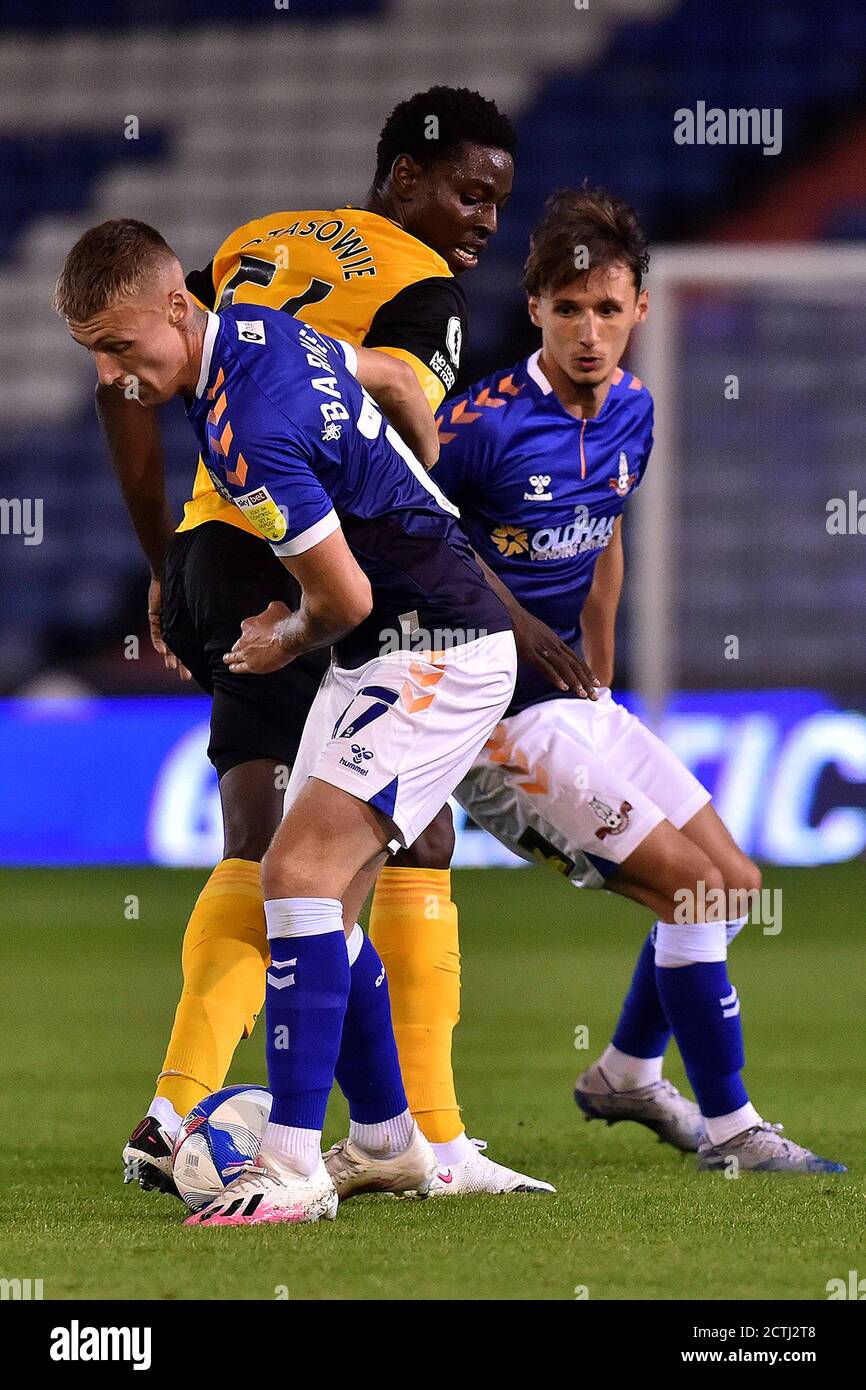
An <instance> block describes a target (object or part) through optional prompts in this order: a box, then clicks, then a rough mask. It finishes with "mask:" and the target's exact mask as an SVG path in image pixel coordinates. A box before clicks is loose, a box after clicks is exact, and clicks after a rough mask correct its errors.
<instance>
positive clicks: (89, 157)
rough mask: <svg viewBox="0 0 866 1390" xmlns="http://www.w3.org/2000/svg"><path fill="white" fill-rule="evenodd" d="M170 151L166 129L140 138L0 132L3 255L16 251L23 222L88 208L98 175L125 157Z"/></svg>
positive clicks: (0, 240)
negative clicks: (2, 190) (49, 214)
mask: <svg viewBox="0 0 866 1390" xmlns="http://www.w3.org/2000/svg"><path fill="white" fill-rule="evenodd" d="M167 150H168V140H167V137H166V135H165V133H164V132H162V131H158V130H145V131H143V132H141V134H140V135H139V138H138V139H136V140H124V139H123V136H122V134H120V135H118V134H113V135H106V134H103V133H101V132H92V133H89V134H88V133H84V132H81V131H75V132H73V133H70V132H66V133H65V134H63V135H38V136H37V135H23V136H22V135H0V184H2V185H3V188H4V189H5V190H6V195H5V197H4V198H3V200H2V202H0V260H4V259H7V260H8V259H11V258H12V257H13V256H14V254H15V238H16V237H17V235H18V233H19V231H20V230H21V228H22V227H23V226H24V224H25V223H26V222H27V221H28V220H30V219H32V218H35V217H41V216H43V214H45V213H48V212H76V211H78V210H79V209H81V208H84V207H87V205H88V203H89V201H90V191H91V189H92V187H93V184H94V182H95V181H96V179H98V178H99V177H100V175H101V174H102V173H103V171H104V170H105V169H106V168H107V167H108V166H109V165H110V164H112V163H114V162H118V161H120V160H121V159H123V160H124V161H128V160H130V159H135V160H138V159H161V158H164V156H165V154H166V152H167Z"/></svg>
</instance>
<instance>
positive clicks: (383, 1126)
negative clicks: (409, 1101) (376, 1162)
mask: <svg viewBox="0 0 866 1390" xmlns="http://www.w3.org/2000/svg"><path fill="white" fill-rule="evenodd" d="M414 1132H415V1121H414V1120H413V1119H412V1112H411V1110H404V1111H403V1112H402V1113H401V1114H400V1115H395V1116H394V1117H393V1119H390V1120H380V1121H379V1123H378V1124H375V1125H361V1124H358V1122H357V1120H350V1121H349V1138H350V1139H351V1140H352V1141H353V1142H354V1143H355V1144H357V1145H358V1146H359V1148H362V1149H363V1150H364V1151H365V1153H369V1154H375V1155H377V1156H379V1155H381V1154H382V1152H383V1151H384V1152H385V1154H387V1156H388V1157H389V1158H391V1157H393V1156H394V1155H395V1154H401V1153H403V1152H404V1150H405V1149H408V1147H409V1144H410V1143H411V1140H412V1135H413V1134H414Z"/></svg>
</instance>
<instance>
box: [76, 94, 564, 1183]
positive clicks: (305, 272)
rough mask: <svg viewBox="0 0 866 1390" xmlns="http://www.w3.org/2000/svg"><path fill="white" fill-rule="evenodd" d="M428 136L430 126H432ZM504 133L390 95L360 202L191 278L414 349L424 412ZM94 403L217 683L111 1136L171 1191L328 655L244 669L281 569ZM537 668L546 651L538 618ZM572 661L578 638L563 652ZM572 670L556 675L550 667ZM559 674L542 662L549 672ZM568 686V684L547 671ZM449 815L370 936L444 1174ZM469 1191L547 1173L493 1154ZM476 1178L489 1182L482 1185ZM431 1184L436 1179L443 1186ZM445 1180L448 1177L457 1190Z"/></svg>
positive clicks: (452, 1012)
mask: <svg viewBox="0 0 866 1390" xmlns="http://www.w3.org/2000/svg"><path fill="white" fill-rule="evenodd" d="M434 131H435V132H436V134H435V138H432V139H431V138H430V137H431V134H432V133H433V132H434ZM515 143H516V142H515V136H514V131H513V129H512V127H511V125H510V123H509V122H508V121H507V119H506V118H505V117H503V116H502V115H501V114H500V113H499V111H498V110H497V108H496V106H495V105H494V103H493V102H491V101H488V100H486V99H485V98H483V97H481V96H480V95H479V94H478V93H477V92H471V91H469V90H467V89H465V88H449V87H434V88H431V89H430V90H429V91H427V92H422V93H418V94H416V95H415V96H413V97H411V98H409V99H408V100H407V101H404V102H402V103H401V104H400V105H399V106H398V107H396V108H395V110H394V111H393V112H392V113H391V115H390V116H389V118H388V120H387V122H386V124H385V126H384V129H383V131H382V133H381V137H380V140H379V144H378V148H377V156H376V169H375V174H374V179H373V184H372V187H371V189H370V192H369V194H368V197H367V200H366V203H365V206H364V207H363V208H352V207H348V206H346V207H342V208H336V209H311V210H305V211H304V210H297V211H291V212H280V213H276V214H273V215H271V216H268V217H264V218H261V219H257V220H255V221H252V222H249V223H247V224H246V225H245V226H243V227H241V228H239V229H238V230H237V231H235V232H234V233H232V235H231V236H229V237H228V238H227V240H226V241H225V242H224V243H223V244H222V246H221V247H220V248H219V250H218V251H217V253H216V255H215V256H214V258H213V260H212V261H211V263H210V264H209V265H208V266H207V268H206V270H204V271H200V272H195V273H193V274H192V275H191V276H190V277H188V280H187V285H188V288H189V289H190V290H191V291H192V293H193V294H195V295H196V297H197V298H198V299H199V300H200V301H201V302H202V304H203V305H205V306H206V307H209V308H210V307H217V306H219V305H225V304H227V303H234V304H240V303H242V304H249V306H250V321H251V322H252V323H254V321H255V309H256V306H257V305H268V306H269V307H271V308H276V309H282V310H284V311H285V312H286V313H291V314H294V315H297V316H298V317H300V318H303V319H304V320H305V321H307V322H309V323H310V324H311V325H312V326H313V327H314V328H317V329H319V330H320V331H322V332H326V333H328V334H329V335H332V336H335V337H340V338H343V339H346V340H349V341H351V342H353V343H355V344H360V345H363V346H365V347H372V348H376V349H379V350H381V351H383V352H385V353H388V354H390V355H392V356H394V357H397V358H400V359H402V360H403V361H405V362H407V363H408V364H409V365H410V366H411V367H412V369H413V371H414V373H415V375H416V377H417V379H418V381H419V382H420V384H421V386H422V388H423V390H424V392H425V395H426V397H427V400H428V402H429V404H430V406H431V409H432V410H435V409H436V408H437V407H438V405H439V404H440V402H441V400H442V399H443V397H444V395H445V393H446V392H447V391H450V390H451V388H452V387H453V386H454V384H455V380H456V374H457V370H458V367H459V365H460V358H461V348H462V345H463V342H464V340H465V334H466V312H465V304H464V298H463V294H462V292H461V290H460V287H459V284H458V280H457V277H458V276H460V275H461V274H462V273H463V272H464V271H466V270H469V269H471V268H473V267H474V266H475V265H476V264H477V261H478V258H479V256H480V255H481V254H482V252H483V250H484V248H485V246H486V244H487V242H488V241H489V239H490V237H491V236H492V235H493V234H494V233H495V231H496V227H497V218H498V215H499V211H500V210H501V208H502V206H503V205H504V203H505V201H506V199H507V197H508V195H509V192H510V189H511V182H512V177H513V156H514V152H515ZM97 397H98V402H97V403H98V412H99V415H100V419H101V422H102V425H103V429H104V432H105V435H106V438H107V440H108V443H109V447H110V450H111V453H112V458H113V462H114V465H115V468H116V470H117V472H118V475H119V479H120V483H121V487H122V489H123V492H124V496H125V499H126V502H127V506H128V509H129V511H130V515H131V518H132V521H133V524H134V526H135V528H136V531H137V534H138V536H139V540H140V541H141V544H142V547H143V549H144V551H145V553H146V555H147V557H148V559H149V561H150V565H151V570H152V583H151V600H150V618H151V632H152V636H153V640H154V645H155V646H156V647H157V650H159V651H160V652H161V653H162V654H163V657H164V659H165V662H166V665H168V666H171V667H173V668H178V669H179V670H180V674H181V675H182V677H184V678H186V679H189V678H190V676H194V677H195V679H196V680H197V681H198V683H199V684H200V685H201V686H202V687H203V688H204V689H205V690H207V691H208V692H209V693H210V694H211V695H212V710H211V738H210V743H209V748H208V753H209V756H210V758H211V761H212V762H213V764H214V766H215V768H216V770H217V774H218V777H219V789H220V801H221V806H222V812H223V822H224V832H225V834H224V857H223V859H222V860H221V861H220V863H219V864H218V865H217V866H216V868H215V870H214V872H213V873H212V875H211V876H210V878H209V880H208V882H207V883H206V884H205V886H204V888H203V890H202V892H201V894H200V896H199V899H198V901H197V903H196V905H195V908H194V910H193V913H192V915H191V917H190V921H189V924H188V926H187V929H186V933H185V936H184V943H183V955H182V963H183V979H184V984H183V993H182V995H181V999H180V1002H179V1005H178V1009H177V1013H176V1016H175V1023H174V1028H173V1030H172V1035H171V1039H170V1041H169V1045H168V1050H167V1053H166V1057H165V1061H164V1063H163V1068H162V1071H161V1073H160V1075H159V1078H158V1082H157V1089H156V1095H155V1097H154V1100H153V1102H152V1104H151V1106H150V1108H149V1110H148V1113H147V1115H146V1116H145V1118H144V1119H143V1120H142V1121H141V1123H140V1124H139V1125H138V1126H137V1127H136V1129H135V1130H134V1131H133V1134H132V1136H131V1138H130V1140H129V1142H128V1143H127V1146H126V1148H125V1149H124V1160H125V1163H126V1171H127V1178H128V1179H130V1180H132V1179H138V1180H139V1181H140V1182H141V1184H142V1186H145V1187H147V1186H151V1187H153V1186H155V1187H159V1188H161V1189H163V1190H168V1191H171V1190H173V1183H172V1179H171V1146H172V1140H173V1136H174V1134H175V1133H176V1132H177V1129H178V1127H179V1124H180V1121H181V1119H182V1117H183V1116H184V1115H185V1114H186V1113H187V1112H188V1111H189V1110H190V1109H191V1108H192V1107H193V1106H194V1105H195V1104H197V1103H198V1101H199V1100H200V1099H202V1098H203V1097H204V1096H205V1095H207V1094H208V1093H209V1092H211V1091H214V1090H217V1089H218V1088H219V1087H220V1086H222V1084H223V1082H224V1080H225V1077H226V1074H227V1072H228V1068H229V1065H230V1063H231V1060H232V1056H233V1053H234V1050H235V1048H236V1046H237V1044H238V1042H239V1041H240V1040H241V1038H243V1037H246V1036H248V1035H249V1033H250V1031H251V1029H252V1027H253V1024H254V1022H255V1018H256V1015H257V1014H258V1011H259V1009H260V1007H261V1003H262V1000H263V997H264V968H265V967H266V966H267V964H268V947H267V939H266V934H265V922H264V911H263V901H262V893H261V886H260V882H259V864H260V861H261V858H262V856H263V854H264V852H265V850H266V849H267V847H268V845H269V843H270V840H271V837H272V835H273V832H274V830H275V829H276V826H277V825H278V824H279V822H280V819H281V817H282V810H283V799H284V789H285V786H286V777H287V771H288V769H289V768H290V767H291V764H292V762H293V761H294V757H295V753H296V751H297V745H298V741H299V739H300V735H301V731H302V728H303V725H304V721H305V719H306V715H307V711H308V709H309V707H310V705H311V704H312V700H313V697H314V695H315V692H316V689H317V687H318V683H319V680H320V677H321V675H322V672H323V671H324V669H325V665H326V656H325V655H324V654H322V653H317V652H314V653H310V654H309V655H307V656H304V657H300V658H298V659H297V660H295V661H293V662H291V663H290V664H289V665H288V666H286V667H284V668H283V669H281V670H279V671H277V672H273V673H272V674H270V675H262V676H255V677H249V676H242V675H238V674H236V673H234V672H232V671H230V670H229V669H228V667H227V666H226V665H225V663H224V661H223V656H224V654H225V653H226V652H227V651H228V650H229V649H230V648H231V646H232V645H233V643H234V642H235V640H236V638H237V637H238V635H239V631H240V625H241V623H242V621H243V620H244V619H245V618H248V617H251V616H252V615H255V614H258V613H261V612H262V611H263V610H264V609H266V608H267V607H268V605H269V603H270V602H271V601H274V600H277V601H281V602H283V603H285V604H286V605H287V606H288V607H289V608H295V607H297V605H298V602H299V597H300V596H299V591H298V590H297V586H296V585H295V584H294V581H293V580H292V578H291V576H290V575H289V574H288V572H287V570H286V569H285V568H284V567H283V566H282V565H281V564H280V562H279V561H278V560H277V559H276V557H275V556H274V555H273V553H272V551H271V549H270V547H269V546H268V545H265V544H262V541H261V539H260V538H259V536H258V534H257V533H252V534H250V528H249V527H248V526H247V525H246V523H245V522H244V520H243V518H242V516H241V514H240V512H239V511H238V510H237V509H236V508H234V507H230V506H229V505H228V504H227V503H226V502H224V500H223V499H222V498H221V497H220V496H219V495H218V494H217V493H216V491H215V490H214V489H213V487H212V484H211V482H210V478H209V476H208V474H207V472H206V471H205V470H204V468H203V467H202V466H201V464H200V465H199V468H198V471H197V475H196V479H195V484H194V488H193V495H192V497H191V499H190V501H189V502H187V504H186V508H185V511H184V518H183V521H182V523H181V526H180V528H179V534H175V535H174V536H172V534H171V533H172V529H173V524H172V521H171V518H170V514H169V509H168V506H167V503H166V498H165V488H164V470H163V468H162V457H161V446H160V439H159V432H158V427H157V424H156V416H155V412H154V411H152V410H148V409H142V408H141V407H140V406H139V405H138V403H137V402H135V401H134V400H133V401H129V400H127V399H126V398H125V396H124V394H123V393H122V392H118V391H116V390H114V389H113V388H106V389H101V390H100V391H99V392H98V393H97ZM537 645H538V650H539V653H540V655H541V658H542V660H543V662H544V663H546V662H547V660H548V659H549V658H550V659H551V660H552V659H553V656H554V655H555V654H556V652H557V651H558V647H562V644H558V639H557V638H556V636H555V634H553V633H552V632H549V631H548V630H547V629H545V630H544V632H543V633H542V634H541V635H540V636H539V640H538V644H537ZM560 656H561V659H562V660H563V661H565V662H566V663H568V662H569V661H570V660H571V653H570V651H567V649H565V648H562V652H561V653H560ZM562 674H564V675H565V680H566V681H568V680H569V679H570V674H569V670H567V669H566V670H564V671H563V668H560V675H562ZM552 678H553V677H552ZM560 688H562V689H564V688H565V685H564V684H560ZM453 838H454V837H453V827H452V825H451V818H450V812H449V811H448V808H447V807H446V808H444V810H443V812H442V813H440V815H439V816H438V817H437V818H436V819H435V820H434V821H433V822H432V823H431V825H430V826H429V827H428V829H427V831H425V833H424V835H423V836H422V837H421V838H420V839H419V840H417V841H416V842H415V844H414V845H413V846H412V848H411V850H404V851H402V852H401V853H400V854H398V855H396V856H395V857H394V858H393V859H392V860H391V861H390V863H389V864H388V866H386V867H385V868H384V869H383V870H382V872H381V874H380V877H379V881H378V883H377V887H376V892H375V895H374V899H373V905H372V911H371V918H370V936H371V940H372V941H373V943H374V945H375V947H376V949H378V951H379V954H380V956H381V957H382V959H383V961H384V963H385V966H386V968H387V971H388V976H389V980H390V992H391V1003H392V1011H393V1016H394V1025H395V1034H396V1038H397V1043H398V1048H399V1052H400V1061H401V1067H402V1071H403V1077H404V1081H405V1084H406V1091H407V1095H408V1098H409V1103H410V1106H411V1108H412V1111H413V1113H414V1114H415V1115H416V1117H417V1119H418V1122H419V1124H420V1126H421V1128H422V1130H423V1131H424V1133H425V1134H426V1135H427V1137H428V1139H430V1140H431V1142H433V1144H434V1147H435V1148H436V1151H437V1157H438V1159H439V1163H440V1168H442V1169H443V1171H445V1173H446V1179H445V1182H446V1184H447V1182H448V1181H449V1179H448V1178H447V1173H448V1171H450V1169H451V1168H452V1166H454V1167H456V1166H457V1165H459V1164H460V1163H461V1162H464V1161H467V1160H468V1159H470V1158H471V1159H472V1161H473V1172H474V1173H476V1175H477V1171H478V1160H479V1157H480V1155H479V1151H478V1149H477V1147H476V1146H475V1145H473V1143H472V1142H471V1141H470V1140H469V1139H467V1137H466V1134H465V1132H464V1129H463V1124H462V1120H461V1116H460V1109H459V1106H458V1104H457V1099H456V1095H455V1091H454V1080H453V1075H452V1070H451V1039H452V1033H453V1029H454V1026H455V1024H456V1022H457V1019H458V1016H459V997H460V957H459V946H458V934H457V910H456V907H455V905H454V903H453V902H452V901H451V891H450V875H449V870H448V865H449V863H450V857H451V852H452V849H453ZM484 1165H486V1167H485V1170H484V1173H482V1174H481V1178H480V1179H478V1178H477V1176H476V1178H475V1179H474V1180H475V1181H476V1183H477V1182H478V1181H480V1182H481V1187H480V1188H479V1187H477V1186H476V1189H475V1190H489V1191H494V1192H504V1191H526V1190H528V1189H529V1188H533V1187H535V1188H539V1189H540V1188H543V1187H546V1184H541V1183H536V1182H535V1181H534V1180H533V1179H529V1178H526V1177H525V1176H524V1175H522V1174H518V1173H513V1172H511V1171H510V1170H508V1169H505V1168H503V1167H501V1166H500V1165H498V1164H493V1163H492V1162H491V1163H488V1161H487V1160H486V1159H483V1160H482V1166H484ZM485 1183H486V1186H485ZM444 1190H448V1189H447V1186H446V1187H445V1189H444ZM455 1190H457V1188H456V1186H455Z"/></svg>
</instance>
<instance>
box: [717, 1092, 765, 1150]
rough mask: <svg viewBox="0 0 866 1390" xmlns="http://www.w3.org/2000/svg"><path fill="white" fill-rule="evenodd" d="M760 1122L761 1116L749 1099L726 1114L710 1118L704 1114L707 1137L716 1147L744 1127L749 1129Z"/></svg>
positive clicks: (739, 1132)
mask: <svg viewBox="0 0 866 1390" xmlns="http://www.w3.org/2000/svg"><path fill="white" fill-rule="evenodd" d="M760 1123H761V1117H760V1115H759V1114H758V1112H757V1110H756V1109H755V1107H754V1105H752V1103H751V1102H750V1101H747V1102H746V1104H745V1105H741V1106H740V1108H739V1110H731V1111H730V1113H729V1114H727V1115H716V1116H715V1117H714V1118H713V1119H712V1120H708V1119H707V1117H706V1116H704V1127H705V1128H706V1131H707V1138H708V1139H709V1141H710V1143H711V1144H713V1145H714V1146H715V1147H716V1148H718V1147H719V1145H720V1144H727V1142H728V1140H729V1139H733V1137H734V1135H735V1134H742V1132H743V1130H744V1129H751V1128H752V1126H753V1125H759V1124H760Z"/></svg>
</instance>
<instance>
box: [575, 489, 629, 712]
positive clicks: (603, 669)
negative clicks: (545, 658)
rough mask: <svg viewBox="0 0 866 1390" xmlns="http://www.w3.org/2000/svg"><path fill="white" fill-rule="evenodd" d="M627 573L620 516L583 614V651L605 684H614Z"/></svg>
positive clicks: (593, 582) (581, 625) (581, 621)
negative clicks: (618, 621)
mask: <svg viewBox="0 0 866 1390" xmlns="http://www.w3.org/2000/svg"><path fill="white" fill-rule="evenodd" d="M624 573H625V559H624V556H623V549H622V517H621V516H618V517H617V519H616V522H615V524H614V528H613V535H612V536H611V538H610V543H609V544H608V546H607V547H606V549H605V550H603V551H602V553H601V555H599V557H598V561H597V563H596V566H595V573H594V575H593V577H592V588H591V589H590V591H589V593H588V594H587V596H586V602H585V603H584V605H583V610H582V612H581V615H580V633H581V637H582V638H583V650H584V652H585V653H586V659H587V661H588V662H589V664H590V666H591V667H592V669H593V671H594V672H595V673H596V675H597V676H598V678H599V680H600V681H601V683H602V685H610V683H611V681H612V680H613V668H614V649H615V641H616V614H617V609H618V608H619V600H620V595H621V593H622V581H623V575H624Z"/></svg>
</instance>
